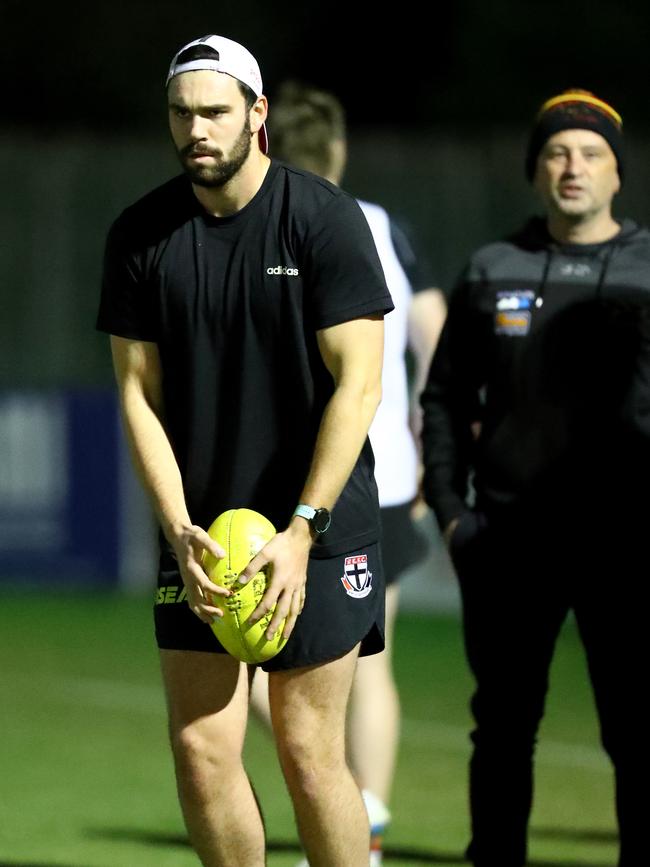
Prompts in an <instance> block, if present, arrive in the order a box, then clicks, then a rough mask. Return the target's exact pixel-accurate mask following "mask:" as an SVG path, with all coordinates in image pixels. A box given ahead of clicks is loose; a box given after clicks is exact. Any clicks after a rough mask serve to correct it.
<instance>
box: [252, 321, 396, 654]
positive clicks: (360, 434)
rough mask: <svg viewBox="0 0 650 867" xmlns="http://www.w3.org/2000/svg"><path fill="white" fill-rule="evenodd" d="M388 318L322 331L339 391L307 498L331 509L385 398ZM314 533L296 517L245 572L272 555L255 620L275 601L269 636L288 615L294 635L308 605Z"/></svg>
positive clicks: (321, 435)
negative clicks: (383, 381)
mask: <svg viewBox="0 0 650 867" xmlns="http://www.w3.org/2000/svg"><path fill="white" fill-rule="evenodd" d="M383 319H384V317H383V313H377V314H371V315H369V316H367V317H363V318H361V319H354V320H351V321H349V322H343V323H341V324H340V325H334V326H332V327H330V328H323V329H322V330H320V331H318V333H317V338H318V347H319V350H320V354H321V357H322V359H323V362H324V364H325V366H326V367H327V369H328V371H329V372H330V374H331V375H332V378H333V380H334V393H333V395H332V397H331V398H330V400H329V402H328V403H327V406H326V407H325V411H324V412H323V417H322V419H321V424H320V428H319V432H318V436H317V438H316V445H315V448H314V455H313V458H312V463H311V467H310V470H309V474H308V476H307V479H306V481H305V485H304V487H303V490H302V494H301V496H300V502H301V503H308V504H313V505H314V506H317V507H325V508H327V509H332V508H333V507H334V505H335V503H336V501H337V499H338V497H339V495H340V494H341V492H342V490H343V488H344V487H345V484H346V482H347V480H348V478H349V476H350V474H351V472H352V470H353V469H354V465H355V464H356V462H357V459H358V457H359V454H360V452H361V449H362V448H363V444H364V443H365V440H366V437H367V435H368V429H369V427H370V423H371V422H372V419H373V417H374V415H375V412H376V411H377V407H378V406H379V402H380V400H381V368H382V360H383V348H384V322H383ZM312 541H313V539H312V534H311V526H310V524H309V523H308V522H307V521H306V520H305V519H304V518H300V517H293V518H292V519H291V521H290V523H289V526H288V527H287V529H286V530H284V531H283V532H281V533H278V534H277V535H276V536H274V537H273V539H271V541H270V542H268V543H267V544H266V545H265V546H264V548H262V550H261V551H260V553H259V554H258V555H257V556H256V557H255V558H254V559H253V560H251V562H250V563H249V564H248V566H247V567H246V569H244V571H243V572H242V576H241V577H242V578H244V579H245V580H248V579H250V578H252V577H253V575H255V574H256V573H257V572H259V571H260V569H261V568H262V567H263V566H264V565H266V564H267V563H272V566H273V577H272V580H271V583H270V585H269V587H268V589H267V591H266V593H265V594H264V597H263V599H262V601H261V602H260V604H259V605H258V607H257V608H256V610H255V611H254V612H253V614H252V616H251V620H255V621H256V620H259V619H261V618H262V617H263V616H264V615H265V614H266V613H267V612H268V611H270V610H271V608H272V607H273V605H274V604H275V603H276V602H277V608H276V611H275V614H274V615H273V618H272V620H271V622H270V624H269V628H268V630H267V638H269V639H271V638H272V637H273V635H275V632H276V631H277V629H278V627H279V626H280V624H281V622H282V621H283V620H284V619H285V617H286V621H287V622H286V624H285V628H284V635H285V636H287V637H288V636H289V635H290V633H291V631H292V630H293V627H294V624H295V622H296V619H297V617H298V615H299V613H300V611H301V610H302V605H303V602H304V588H305V583H306V581H307V561H308V558H309V551H310V548H311V545H312ZM240 580H241V579H240Z"/></svg>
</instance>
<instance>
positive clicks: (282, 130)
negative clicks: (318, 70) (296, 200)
mask: <svg viewBox="0 0 650 867" xmlns="http://www.w3.org/2000/svg"><path fill="white" fill-rule="evenodd" d="M267 126H268V129H269V140H270V142H271V147H272V151H273V156H274V157H277V158H278V159H280V160H284V161H285V162H287V163H290V164H291V165H294V166H298V167H299V168H304V169H307V170H309V171H312V172H315V173H316V174H318V175H322V176H327V175H329V174H330V173H331V168H332V164H331V160H332V151H331V144H332V142H334V141H336V140H341V139H345V112H344V110H343V106H342V105H341V103H340V102H339V100H338V99H337V98H336V97H335V96H334V95H333V94H331V93H327V92H326V91H324V90H318V89H317V88H315V87H309V86H308V85H305V84H301V83H299V82H297V81H287V82H285V83H284V84H282V85H280V87H279V88H278V90H277V93H276V96H275V98H274V99H273V100H272V101H271V111H270V112H269V120H268V123H267Z"/></svg>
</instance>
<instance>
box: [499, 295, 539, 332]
mask: <svg viewBox="0 0 650 867" xmlns="http://www.w3.org/2000/svg"><path fill="white" fill-rule="evenodd" d="M534 305H535V293H534V292H532V291H531V290H529V289H521V290H519V289H514V290H510V291H508V292H497V299H496V312H495V314H494V333H495V334H504V335H507V336H509V337H523V336H524V335H526V334H528V332H529V330H530V320H531V311H532V309H533V307H534Z"/></svg>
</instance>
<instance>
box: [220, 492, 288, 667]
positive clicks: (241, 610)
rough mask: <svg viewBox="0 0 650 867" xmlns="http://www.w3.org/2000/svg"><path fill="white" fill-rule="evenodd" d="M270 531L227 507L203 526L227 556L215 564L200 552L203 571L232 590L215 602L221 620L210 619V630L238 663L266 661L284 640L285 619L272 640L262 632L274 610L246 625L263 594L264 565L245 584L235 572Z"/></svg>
mask: <svg viewBox="0 0 650 867" xmlns="http://www.w3.org/2000/svg"><path fill="white" fill-rule="evenodd" d="M275 532H276V531H275V527H274V526H273V524H272V523H271V522H270V521H269V520H268V519H267V518H265V517H264V515H260V513H259V512H254V511H253V510H252V509H229V510H228V511H227V512H223V514H221V515H219V517H218V518H217V519H216V521H214V522H213V523H212V524H211V525H210V527H209V528H208V535H209V536H210V537H211V538H212V539H214V540H215V541H216V542H218V543H219V544H220V545H221V547H222V548H223V549H224V551H225V552H226V556H225V557H223V558H222V559H221V560H217V558H216V557H214V556H213V555H212V554H210V553H209V552H208V551H205V552H204V556H203V564H204V566H205V570H206V572H207V573H208V577H209V578H210V580H211V581H213V582H214V583H215V584H218V585H219V586H220V587H227V588H228V589H229V590H232V591H233V594H232V596H229V597H228V598H227V599H223V598H222V597H219V598H217V599H215V604H216V605H217V606H218V607H219V608H221V609H222V610H223V617H218V618H216V619H215V621H214V623H213V624H212V631H213V632H214V634H215V635H216V636H217V638H218V639H219V641H220V643H221V644H222V645H223V647H224V648H225V649H226V650H227V651H228V653H230V654H231V656H234V657H235V658H236V659H239V660H241V661H242V662H248V663H258V662H265V661H266V660H267V659H271V657H273V656H275V655H276V653H279V652H280V651H281V650H282V648H283V647H284V645H285V644H286V641H287V640H286V638H283V637H282V632H283V630H284V621H282V623H281V624H280V627H279V628H278V630H277V631H276V633H275V637H274V638H273V639H271V641H268V640H267V638H266V635H265V634H264V633H265V632H266V630H267V628H268V625H269V623H270V622H271V617H272V616H273V611H274V610H275V608H274V609H273V610H271V611H269V612H268V614H266V615H265V616H264V617H262V619H261V620H258V621H257V623H250V622H249V617H250V615H251V614H252V613H253V611H254V610H255V609H256V608H257V606H258V604H259V602H260V600H261V599H262V596H263V595H264V591H265V590H266V583H267V576H266V567H265V569H264V570H262V571H261V572H258V573H257V574H256V575H255V576H254V577H253V578H251V579H250V580H249V581H248V583H247V584H244V585H240V584H239V583H238V579H239V575H240V573H241V572H242V571H243V570H244V569H245V568H246V566H248V564H249V563H250V561H251V560H252V559H253V557H254V556H255V555H256V554H258V553H259V551H260V550H261V549H262V548H263V547H264V545H266V543H267V542H268V541H269V540H270V539H272V538H273V536H275Z"/></svg>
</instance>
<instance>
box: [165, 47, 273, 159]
mask: <svg viewBox="0 0 650 867" xmlns="http://www.w3.org/2000/svg"><path fill="white" fill-rule="evenodd" d="M201 48H204V49H205V51H204V52H201V50H200V49H201ZM192 49H194V50H192ZM197 54H198V56H197ZM195 69H211V70H212V71H213V72H223V73H225V74H226V75H231V76H232V77H233V78H236V79H237V80H238V81H241V82H242V84H245V85H247V87H250V89H251V90H252V91H253V93H254V94H255V96H261V95H262V93H263V89H262V74H261V73H260V68H259V65H258V63H257V60H255V58H254V57H253V55H252V54H251V53H250V51H248V49H247V48H244V46H243V45H240V44H239V43H238V42H235V41H234V40H232V39H226V37H225V36H216V35H214V34H211V35H209V36H202V37H201V38H200V39H194V40H193V41H192V42H188V43H187V45H184V46H183V47H182V48H181V49H180V51H178V52H177V54H176V55H175V56H174V59H173V60H172V62H171V64H170V66H169V72H168V73H167V81H166V82H165V87H166V86H167V85H168V84H169V82H170V81H171V79H172V78H174V76H176V75H180V74H181V73H182V72H192V71H193V70H195ZM258 137H259V143H260V150H261V151H262V153H264V154H265V153H268V150H269V139H268V136H267V133H266V126H265V125H262V126H261V127H260V131H259V133H258Z"/></svg>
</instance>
